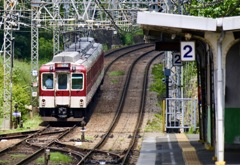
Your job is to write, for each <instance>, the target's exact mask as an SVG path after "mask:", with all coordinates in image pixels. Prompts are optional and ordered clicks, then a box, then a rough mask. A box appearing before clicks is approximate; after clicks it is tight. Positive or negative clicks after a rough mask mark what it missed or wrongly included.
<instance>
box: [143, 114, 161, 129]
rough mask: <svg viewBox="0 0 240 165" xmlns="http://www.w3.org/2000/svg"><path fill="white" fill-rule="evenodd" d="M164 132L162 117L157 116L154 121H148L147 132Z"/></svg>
mask: <svg viewBox="0 0 240 165" xmlns="http://www.w3.org/2000/svg"><path fill="white" fill-rule="evenodd" d="M161 131H162V115H161V114H155V115H154V118H153V119H152V121H148V123H147V125H146V127H145V132H161Z"/></svg>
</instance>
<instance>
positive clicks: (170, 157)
mask: <svg viewBox="0 0 240 165" xmlns="http://www.w3.org/2000/svg"><path fill="white" fill-rule="evenodd" d="M238 146H239V147H238ZM213 158H214V150H207V149H206V148H205V146H204V144H202V143H200V142H199V135H198V134H175V133H172V134H171V133H168V134H167V133H146V134H145V135H144V139H143V142H142V147H141V151H140V156H139V158H138V161H137V165H146V164H147V165H159V164H162V165H175V164H176V165H185V164H187V165H200V164H202V165H215V161H214V160H213ZM225 161H226V164H227V165H240V145H234V146H226V149H225Z"/></svg>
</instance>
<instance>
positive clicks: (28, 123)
mask: <svg viewBox="0 0 240 165" xmlns="http://www.w3.org/2000/svg"><path fill="white" fill-rule="evenodd" d="M1 120H2V119H1ZM1 120H0V123H1ZM40 123H42V120H41V117H40V116H38V115H34V116H33V118H32V119H29V117H28V120H25V121H24V122H23V128H20V127H17V128H16V129H11V130H7V131H4V132H1V131H0V134H7V133H16V132H24V131H29V130H37V129H38V127H39V124H40Z"/></svg>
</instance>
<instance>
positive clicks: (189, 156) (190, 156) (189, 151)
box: [175, 134, 201, 165]
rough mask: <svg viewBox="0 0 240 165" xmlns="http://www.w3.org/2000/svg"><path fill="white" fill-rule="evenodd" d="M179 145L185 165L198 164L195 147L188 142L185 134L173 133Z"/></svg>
mask: <svg viewBox="0 0 240 165" xmlns="http://www.w3.org/2000/svg"><path fill="white" fill-rule="evenodd" d="M175 135H176V138H177V141H178V144H179V146H180V147H181V148H182V152H183V158H184V161H185V164H186V165H200V164H201V162H200V161H199V159H198V156H197V153H196V150H195V148H194V147H193V146H192V145H191V144H190V142H189V140H188V138H187V136H186V135H185V134H175Z"/></svg>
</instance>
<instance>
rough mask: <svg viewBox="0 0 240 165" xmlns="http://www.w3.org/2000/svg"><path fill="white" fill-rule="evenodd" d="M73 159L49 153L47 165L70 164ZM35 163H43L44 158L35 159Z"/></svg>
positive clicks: (56, 153)
mask: <svg viewBox="0 0 240 165" xmlns="http://www.w3.org/2000/svg"><path fill="white" fill-rule="evenodd" d="M72 162H73V159H72V158H71V157H70V156H68V155H65V154H62V153H60V152H51V153H50V161H49V164H62V163H64V164H65V163H72ZM37 163H41V164H43V163H44V156H42V157H40V158H38V159H37Z"/></svg>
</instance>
